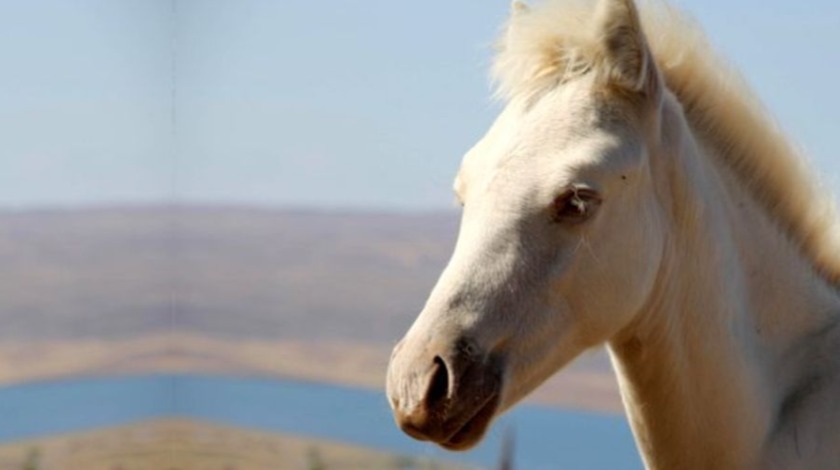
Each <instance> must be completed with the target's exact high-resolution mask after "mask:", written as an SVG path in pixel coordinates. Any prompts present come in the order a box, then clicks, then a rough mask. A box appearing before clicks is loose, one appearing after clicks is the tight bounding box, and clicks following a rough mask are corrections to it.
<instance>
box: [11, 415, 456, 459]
mask: <svg viewBox="0 0 840 470" xmlns="http://www.w3.org/2000/svg"><path fill="white" fill-rule="evenodd" d="M27 465H29V467H30V468H26V467H27ZM406 468H413V469H417V470H426V469H428V470H431V469H436V470H458V469H464V468H465V467H461V466H457V465H454V464H449V463H444V462H430V461H424V460H418V459H410V458H406V457H400V456H395V455H391V454H386V453H382V452H376V451H372V450H367V449H361V448H355V447H351V446H346V445H341V444H336V443H331V442H324V441H314V440H307V439H301V438H298V437H292V436H285V435H275V434H266V433H259V432H253V431H244V430H239V429H235V428H229V427H221V426H214V425H208V424H201V423H195V422H189V421H177V420H169V421H155V422H147V423H142V424H137V425H132V426H125V427H120V428H114V429H108V430H104V431H95V432H90V433H83V434H75V435H71V436H62V437H54V438H49V439H43V440H36V441H27V442H20V443H15V444H11V445H5V446H0V470H315V469H322V470H376V469H381V470H402V469H406Z"/></svg>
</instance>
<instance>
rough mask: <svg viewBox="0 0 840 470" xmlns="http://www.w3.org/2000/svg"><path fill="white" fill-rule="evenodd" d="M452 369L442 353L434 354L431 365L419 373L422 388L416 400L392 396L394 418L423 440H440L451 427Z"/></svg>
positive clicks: (405, 430)
mask: <svg viewBox="0 0 840 470" xmlns="http://www.w3.org/2000/svg"><path fill="white" fill-rule="evenodd" d="M449 374H450V371H449V368H448V367H447V365H446V362H444V360H443V359H441V358H440V356H435V358H434V359H433V361H432V366H431V367H430V368H428V369H427V370H426V371H424V373H422V375H420V376H419V377H418V384H419V385H420V389H421V390H423V392H422V394H421V396H420V397H419V400H418V401H416V402H415V403H405V402H402V403H400V398H399V397H394V396H392V398H391V400H392V404H393V406H394V419H395V420H396V422H397V425H399V427H400V429H402V430H403V432H405V433H406V434H408V435H409V436H411V437H413V438H415V439H420V440H424V441H426V440H434V441H437V440H441V439H445V438H447V437H448V434H449V430H447V429H445V426H444V424H445V423H446V420H447V418H448V416H447V408H448V398H449V394H450V383H451V381H450V380H451V379H450V377H449Z"/></svg>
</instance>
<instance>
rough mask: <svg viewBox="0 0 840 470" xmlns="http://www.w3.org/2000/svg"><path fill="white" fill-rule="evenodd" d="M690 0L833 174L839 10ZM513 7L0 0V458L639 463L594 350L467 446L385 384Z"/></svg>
mask: <svg viewBox="0 0 840 470" xmlns="http://www.w3.org/2000/svg"><path fill="white" fill-rule="evenodd" d="M677 4H678V5H680V6H682V7H683V8H684V9H686V10H688V11H690V12H691V13H692V14H693V15H694V16H695V17H696V18H697V19H698V21H699V22H700V23H701V24H703V25H704V27H705V29H706V31H707V33H708V34H709V36H710V38H711V40H712V42H713V43H714V44H715V45H716V46H717V47H718V49H719V50H720V51H721V52H722V53H723V54H724V55H726V56H727V57H729V58H730V59H731V61H732V62H734V63H735V64H736V65H737V66H738V67H740V68H741V70H742V71H743V73H744V75H745V76H746V77H747V78H748V81H749V82H750V83H751V84H752V85H753V86H754V87H755V89H756V90H757V92H758V93H759V95H760V96H761V97H762V98H763V99H764V100H765V103H766V104H767V107H768V109H769V110H770V111H771V112H772V113H773V114H774V115H775V116H777V117H778V120H779V122H780V124H781V125H782V127H783V128H785V129H786V130H787V131H788V133H789V135H790V136H791V138H792V139H793V140H794V141H795V142H796V143H798V144H799V145H800V146H801V147H802V148H803V150H804V152H805V153H806V154H807V155H809V156H810V157H811V158H812V160H813V162H814V164H815V166H816V167H817V169H818V170H819V172H820V173H821V175H822V176H823V181H824V182H825V184H826V186H828V187H829V188H832V190H833V191H834V192H835V194H836V193H837V191H836V188H837V187H838V185H839V184H840V165H839V164H838V159H837V158H836V154H837V150H836V144H837V139H836V128H837V123H838V122H840V95H838V94H837V93H836V84H837V83H840V51H839V50H838V49H837V48H836V47H835V44H837V41H838V39H840V37H838V35H840V5H838V4H837V3H836V2H833V1H828V0H816V1H811V2H789V1H787V2H783V1H781V0H770V1H761V2H759V1H758V0H744V1H741V2H737V3H736V2H726V1H723V0H705V1H700V0H681V1H679V2H678V3H677ZM508 8H509V5H508V2H507V1H505V0H498V1H492V2H487V1H477V0H476V1H462V2H442V1H425V2H415V3H406V2H387V1H380V0H370V1H367V2H363V3H361V2H338V1H317V2H303V1H301V2H271V1H268V0H237V1H232V0H77V1H74V2H66V1H63V0H35V1H29V2H20V1H13V0H0V63H2V70H3V73H2V74H0V381H2V387H0V469H2V470H5V469H27V470H34V469H42V468H43V469H47V468H50V469H52V468H56V469H58V468H67V469H81V468H84V469H108V470H116V469H121V470H128V469H176V468H177V469H182V468H183V469H187V468H201V469H205V468H206V469H220V470H223V469H224V470H232V469H238V470H242V469H269V468H270V469H277V468H280V469H285V468H290V469H316V468H317V469H323V468H330V469H333V468H400V469H408V468H495V467H496V466H497V465H498V464H499V461H500V460H499V459H500V452H501V448H502V447H503V443H504V442H507V443H508V444H509V445H510V446H512V448H513V449H515V451H514V463H515V465H516V468H524V469H532V468H533V469H539V468H547V469H548V468H560V467H561V466H562V467H566V468H584V467H585V468H611V469H613V468H640V463H639V460H638V457H636V452H635V446H634V444H633V441H632V437H631V436H630V433H629V430H628V428H627V425H626V423H625V422H624V418H623V416H622V414H621V404H620V400H619V398H618V393H617V390H616V386H615V381H614V379H613V376H612V372H611V370H610V366H609V362H608V360H607V358H606V356H605V354H604V353H603V352H602V351H594V352H592V353H590V354H588V355H586V356H585V357H583V358H582V359H581V360H579V361H578V362H577V363H575V364H574V365H573V366H572V367H570V368H569V369H568V370H565V371H563V372H562V373H560V374H558V375H557V376H556V377H555V378H554V379H552V380H551V381H550V382H549V383H547V384H545V385H544V386H543V387H542V388H541V389H539V390H538V391H537V392H536V393H535V394H534V396H533V398H531V399H530V401H529V402H528V403H527V404H526V405H525V406H523V407H521V408H520V410H518V411H516V412H514V413H513V414H512V415H511V416H509V417H507V418H505V419H503V420H502V423H501V424H500V425H499V426H497V431H496V432H495V433H494V434H493V435H492V436H490V438H489V439H488V441H487V443H486V444H484V445H483V446H482V447H480V448H479V449H477V450H476V451H473V452H471V453H468V454H446V453H443V452H441V451H438V450H435V449H432V448H430V447H428V446H425V445H422V444H419V443H415V442H413V441H411V440H410V439H409V438H407V437H405V436H403V435H402V434H401V433H400V432H399V431H398V430H397V428H396V427H395V426H394V425H393V424H392V423H391V422H390V417H389V414H388V406H387V403H386V402H385V400H384V398H383V396H382V388H383V382H384V372H385V366H386V363H387V360H388V356H389V352H390V349H391V347H392V346H393V344H394V343H395V342H396V340H398V339H399V338H400V337H401V335H402V334H403V332H404V331H405V330H406V328H407V327H408V326H409V325H410V323H411V321H412V320H413V318H414V316H415V315H416V314H417V313H418V312H419V310H420V308H421V307H422V305H423V302H424V300H425V297H426V294H427V293H428V291H429V290H430V288H431V286H432V285H433V283H434V281H435V280H436V278H437V275H438V273H439V271H440V270H441V269H442V267H443V266H444V264H445V262H446V260H447V258H448V256H449V253H450V251H451V249H452V246H453V242H454V239H455V235H456V230H457V225H458V212H457V210H456V209H455V204H453V200H454V199H453V196H452V193H451V189H450V188H451V180H452V178H453V177H454V174H455V171H456V169H457V167H458V164H459V162H460V158H461V156H462V155H463V153H464V152H465V151H466V150H467V149H469V148H470V146H471V145H472V144H473V143H474V142H475V141H476V140H477V139H478V138H480V136H481V135H482V134H483V132H484V131H485V130H486V129H487V127H488V126H489V124H490V123H491V122H492V120H493V119H494V117H495V115H496V114H497V113H498V111H499V110H500V107H501V104H500V103H497V102H494V101H493V100H492V99H491V94H492V86H491V83H490V82H489V79H488V74H487V70H488V68H489V65H490V63H491V60H492V52H493V42H494V40H495V37H496V35H497V34H498V32H499V28H500V27H501V24H502V23H503V22H504V20H505V18H506V16H507V12H508ZM506 436H507V437H506ZM604 449H608V450H606V451H605V450H604Z"/></svg>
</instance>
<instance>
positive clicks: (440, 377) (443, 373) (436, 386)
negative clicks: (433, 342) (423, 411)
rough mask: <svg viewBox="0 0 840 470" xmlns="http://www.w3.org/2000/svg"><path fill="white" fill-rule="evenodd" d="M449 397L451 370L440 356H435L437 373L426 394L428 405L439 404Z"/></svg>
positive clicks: (435, 372) (433, 376)
mask: <svg viewBox="0 0 840 470" xmlns="http://www.w3.org/2000/svg"><path fill="white" fill-rule="evenodd" d="M447 396H449V370H448V369H447V368H446V363H445V362H444V361H443V359H441V358H440V356H435V371H434V374H433V375H432V380H431V381H430V382H429V389H428V391H427V392H426V403H427V405H433V404H435V403H438V402H439V401H441V400H443V399H444V398H446V397H447Z"/></svg>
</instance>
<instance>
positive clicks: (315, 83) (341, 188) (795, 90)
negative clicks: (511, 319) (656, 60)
mask: <svg viewBox="0 0 840 470" xmlns="http://www.w3.org/2000/svg"><path fill="white" fill-rule="evenodd" d="M736 3H737V4H736ZM679 4H680V5H682V6H683V7H684V8H686V9H687V10H689V11H690V12H692V14H694V15H695V16H696V17H697V18H698V20H700V22H701V23H702V24H703V25H704V26H705V28H706V30H707V31H708V33H709V35H710V36H711V38H712V41H713V42H714V43H715V44H716V45H717V46H718V47H719V49H721V50H722V51H723V52H724V53H725V54H726V55H727V56H728V57H729V58H730V59H731V60H732V61H733V62H734V63H736V64H737V65H738V66H739V67H740V68H741V69H742V70H743V72H744V74H745V75H746V76H747V77H748V79H749V81H750V82H751V83H752V84H753V85H754V86H755V88H756V89H757V91H758V92H759V94H760V95H761V96H762V97H763V99H764V100H765V102H766V103H767V105H768V107H769V109H770V110H771V111H772V112H773V113H774V114H775V115H776V116H777V117H778V118H779V120H780V121H781V123H782V125H783V127H784V128H785V129H787V130H788V132H789V134H790V135H791V137H792V138H793V140H794V141H795V142H797V143H798V144H799V145H801V146H802V147H803V148H804V149H805V151H806V152H807V153H808V154H809V155H811V157H812V159H813V161H814V163H815V164H816V165H817V167H818V168H819V171H820V172H821V173H822V174H823V178H824V180H825V181H826V182H827V183H829V184H830V185H831V186H832V187H833V189H834V191H835V193H840V163H838V162H840V158H838V154H840V152H838V150H840V148H838V147H840V146H839V145H838V141H840V138H838V137H836V136H837V134H838V133H839V132H840V125H838V123H840V92H838V91H837V90H838V88H837V84H838V83H840V48H837V47H836V44H838V43H840V4H838V3H837V2H836V1H828V0H815V1H810V2H791V1H789V0H787V1H781V0H768V1H758V0H744V1H741V2H731V1H724V0H682V1H680V2H679ZM173 10H174V11H175V12H176V14H174V15H173ZM507 10H508V2H507V1H505V0H498V1H495V0H494V1H488V0H470V1H466V0H464V1H457V2H456V1H452V2H442V1H437V0H434V1H432V0H429V1H424V2H395V1H385V0H368V1H366V2H344V1H336V0H333V1H317V2H307V1H295V2H293V1H269V0H236V1H234V0H179V1H177V2H175V3H174V4H173V2H172V1H170V0H161V1H156V0H75V1H73V2H68V1H66V0H33V1H28V2H21V1H15V0H0V61H2V70H3V73H2V74H0V206H6V207H33V206H45V205H47V206H56V205H58V206H68V205H89V204H118V203H145V202H154V201H165V200H168V199H170V198H171V197H173V195H174V196H176V197H177V198H178V199H180V200H182V201H188V202H189V201H191V202H221V203H237V204H238V203H242V204H261V205H275V206H286V207H289V206H293V207H301V206H304V207H307V206H317V207H333V208H334V207H352V208H387V209H421V210H426V209H437V208H446V207H451V204H452V196H451V193H450V181H451V178H452V176H453V174H454V171H455V169H456V168H457V165H458V162H459V160H460V157H461V155H462V154H463V152H464V151H465V150H466V149H468V148H469V147H470V146H471V145H472V143H473V142H474V141H475V140H476V139H477V138H479V137H480V136H481V134H482V133H483V132H484V130H485V129H486V128H487V126H488V125H489V123H490V122H491V121H492V119H493V117H494V115H495V114H496V113H497V112H498V105H497V104H495V103H493V102H492V100H491V99H490V86H489V82H488V78H487V67H488V65H489V63H490V55H491V44H492V42H493V39H494V37H495V35H496V33H497V31H498V28H499V25H500V24H501V22H502V21H503V20H504V18H505V16H506V14H507ZM173 54H174V55H173ZM173 57H174V58H176V59H177V60H175V62H174V63H173ZM173 68H174V70H173ZM173 77H174V78H175V80H174V81H173ZM173 84H174V85H175V86H176V88H175V93H174V94H173ZM173 97H174V99H173ZM173 113H174V115H173ZM173 118H174V122H175V123H176V125H175V126H174V127H173V126H172V123H173Z"/></svg>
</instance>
